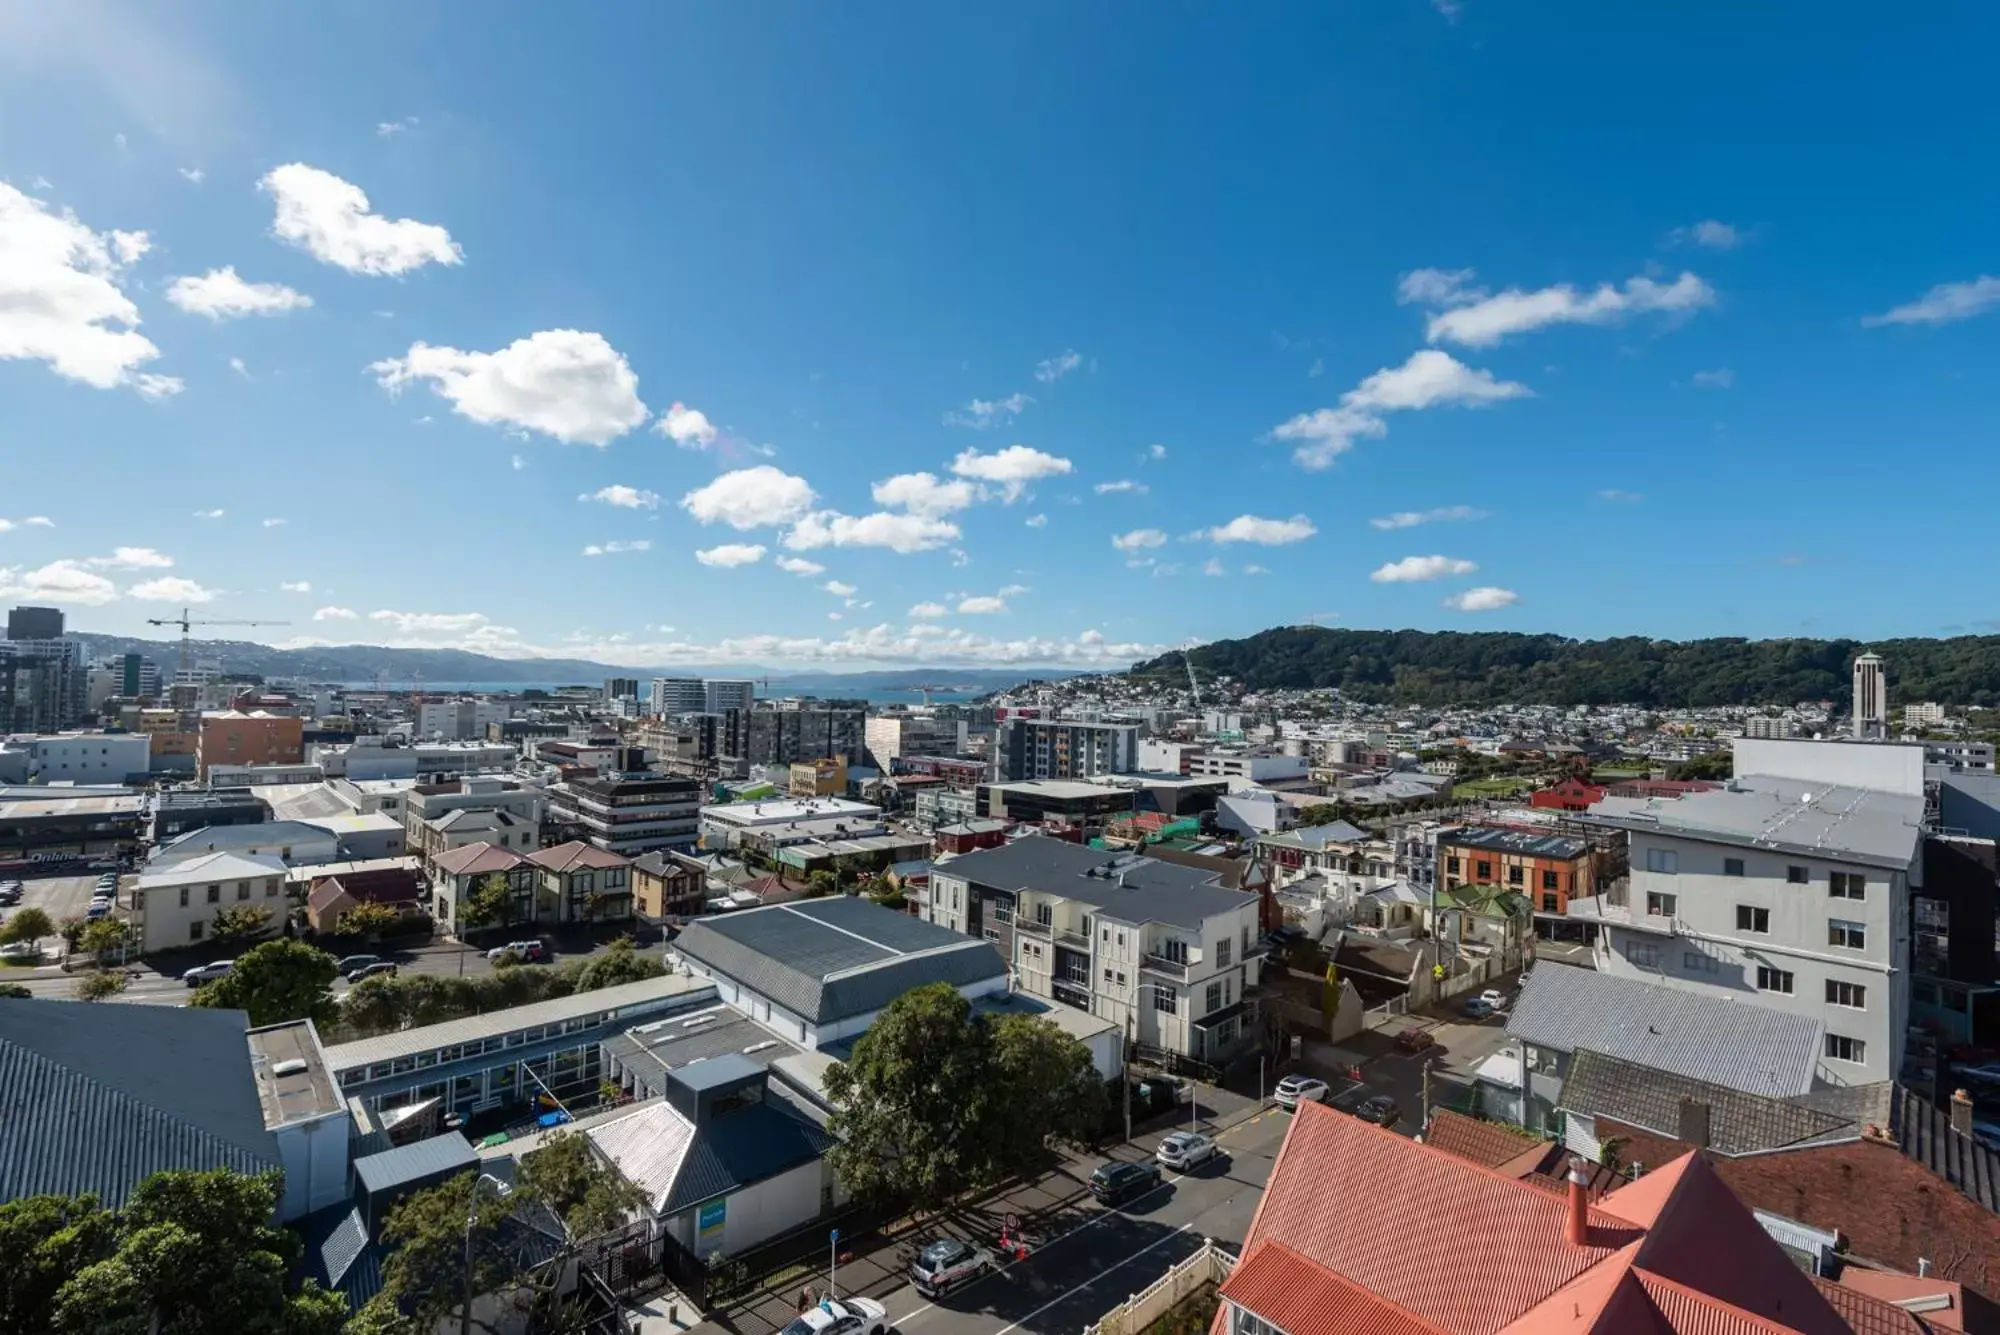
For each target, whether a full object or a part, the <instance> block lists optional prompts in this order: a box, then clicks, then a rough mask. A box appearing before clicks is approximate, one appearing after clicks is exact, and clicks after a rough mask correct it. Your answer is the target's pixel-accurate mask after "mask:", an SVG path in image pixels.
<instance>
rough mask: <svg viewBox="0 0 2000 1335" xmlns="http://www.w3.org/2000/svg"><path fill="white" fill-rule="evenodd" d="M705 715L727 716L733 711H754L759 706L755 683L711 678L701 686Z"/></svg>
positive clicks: (702, 706) (702, 708)
mask: <svg viewBox="0 0 2000 1335" xmlns="http://www.w3.org/2000/svg"><path fill="white" fill-rule="evenodd" d="M701 695H702V705H701V710H702V712H703V713H704V714H727V713H728V712H729V711H730V710H732V709H753V708H755V707H756V704H757V683H756V682H754V681H744V680H734V679H729V678H717V677H710V678H708V679H706V680H704V681H703V682H702V684H701Z"/></svg>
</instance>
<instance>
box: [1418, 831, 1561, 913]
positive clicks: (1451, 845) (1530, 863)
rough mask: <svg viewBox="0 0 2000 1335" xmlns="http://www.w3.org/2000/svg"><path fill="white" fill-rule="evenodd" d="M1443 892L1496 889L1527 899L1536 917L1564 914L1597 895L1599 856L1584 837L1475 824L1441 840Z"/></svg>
mask: <svg viewBox="0 0 2000 1335" xmlns="http://www.w3.org/2000/svg"><path fill="white" fill-rule="evenodd" d="M1437 843H1438V858H1439V860H1440V863H1441V865H1440V867H1439V870H1438V882H1437V883H1438V888H1439V889H1440V890H1451V889H1455V888H1457V887H1458V886H1462V885H1497V886H1500V887H1502V888H1503V889H1507V890H1512V891H1515V892H1516V893H1519V894H1523V895H1526V896H1527V897H1528V899H1529V902H1530V903H1532V904H1533V905H1534V909H1535V912H1537V913H1550V914H1556V915H1559V916H1560V915H1564V914H1567V913H1568V912H1569V903H1570V900H1571V899H1573V898H1577V897H1579V896H1584V895H1590V894H1593V893H1595V891H1596V888H1597V852H1596V850H1595V849H1594V848H1592V847H1591V845H1590V842H1589V841H1588V840H1585V839H1577V838H1573V837H1571V836H1569V835H1562V834H1537V833H1534V832H1532V831H1527V830H1501V829H1492V828H1489V827H1486V826H1472V827H1468V828H1465V829H1458V830H1453V831H1451V832H1450V833H1449V834H1440V835H1439V836H1438V841H1437Z"/></svg>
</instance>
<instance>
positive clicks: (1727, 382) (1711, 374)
mask: <svg viewBox="0 0 2000 1335" xmlns="http://www.w3.org/2000/svg"><path fill="white" fill-rule="evenodd" d="M1693 380H1694V386H1695V388H1696V389H1728V388H1729V387H1730V386H1731V385H1733V384H1735V383H1736V372H1734V371H1732V370H1730V369H1729V368H1728V367H1726V366H1718V367H1716V368H1715V369H1714V370H1712V371H1696V372H1695V373H1694V376H1693Z"/></svg>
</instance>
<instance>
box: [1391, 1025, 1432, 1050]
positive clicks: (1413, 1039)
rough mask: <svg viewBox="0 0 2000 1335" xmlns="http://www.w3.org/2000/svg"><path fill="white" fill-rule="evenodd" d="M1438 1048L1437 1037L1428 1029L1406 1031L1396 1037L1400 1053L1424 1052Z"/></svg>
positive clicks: (1397, 1048)
mask: <svg viewBox="0 0 2000 1335" xmlns="http://www.w3.org/2000/svg"><path fill="white" fill-rule="evenodd" d="M1436 1046H1437V1035H1436V1034H1433V1033H1432V1032H1431V1031H1430V1030H1428V1029H1405V1030H1404V1031H1403V1032H1402V1033H1400V1034H1398V1035H1396V1050H1397V1051H1398V1052H1422V1051H1423V1050H1424V1049H1426V1048H1434V1047H1436Z"/></svg>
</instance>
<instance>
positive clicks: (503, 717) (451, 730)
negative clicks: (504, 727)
mask: <svg viewBox="0 0 2000 1335" xmlns="http://www.w3.org/2000/svg"><path fill="white" fill-rule="evenodd" d="M510 713H511V711H510V710H509V708H508V706H507V703H506V702H505V701H504V700H490V699H484V698H475V697H468V698H466V699H462V700H426V701H424V702H423V703H422V704H419V705H418V706H417V718H416V725H417V736H418V737H420V738H423V739H425V740H432V741H445V742H477V741H484V740H486V736H487V729H488V728H489V727H491V726H492V725H494V724H496V723H502V724H504V723H505V722H507V720H508V717H509V715H510Z"/></svg>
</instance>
